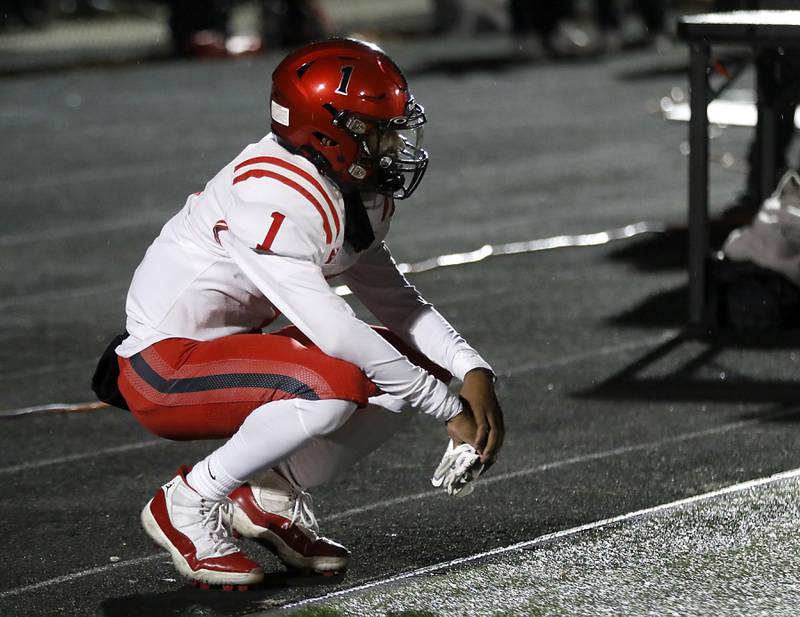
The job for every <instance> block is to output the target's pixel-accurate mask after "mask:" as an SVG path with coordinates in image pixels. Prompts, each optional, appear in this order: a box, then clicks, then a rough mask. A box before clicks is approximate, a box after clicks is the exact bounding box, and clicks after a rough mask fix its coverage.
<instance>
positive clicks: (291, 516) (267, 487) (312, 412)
mask: <svg viewBox="0 0 800 617" xmlns="http://www.w3.org/2000/svg"><path fill="white" fill-rule="evenodd" d="M294 403H295V406H296V408H297V412H298V418H299V420H300V423H301V424H302V425H303V427H304V429H305V431H306V433H307V434H308V436H309V437H310V438H317V437H322V436H324V435H327V434H329V433H331V432H333V431H335V430H336V429H338V428H340V427H341V426H342V425H343V424H344V423H345V422H347V420H348V419H349V418H350V416H351V415H352V414H353V412H354V411H355V404H353V403H350V402H348V401H341V400H324V401H302V400H295V401H294ZM230 499H231V501H232V502H233V505H234V515H233V527H234V529H235V530H236V531H237V532H238V533H239V534H241V535H242V536H244V537H246V538H253V539H256V540H258V541H260V542H261V543H263V544H264V545H265V546H266V547H267V548H268V549H270V550H271V551H272V552H273V553H275V554H276V555H277V556H278V558H279V559H280V560H281V561H282V562H283V563H284V565H286V566H288V567H290V568H294V569H301V570H311V571H314V572H319V573H331V572H339V571H342V570H345V569H346V568H347V564H348V562H349V559H350V552H349V551H348V550H347V549H346V548H345V547H344V546H342V545H341V544H339V543H337V542H334V541H333V540H329V539H328V538H324V537H321V536H319V535H318V532H319V526H318V524H317V519H316V516H315V514H314V510H313V504H312V501H311V495H310V494H309V493H308V492H306V491H305V490H304V488H303V487H301V486H299V485H298V484H297V483H296V482H294V481H292V480H290V479H288V478H287V477H285V476H284V475H282V474H281V473H280V472H278V471H276V470H275V469H269V470H267V471H266V473H263V474H261V475H260V476H258V477H256V478H255V479H253V480H251V481H250V482H248V483H246V484H244V485H242V486H240V487H239V488H237V489H235V490H234V491H233V492H231V494H230Z"/></svg>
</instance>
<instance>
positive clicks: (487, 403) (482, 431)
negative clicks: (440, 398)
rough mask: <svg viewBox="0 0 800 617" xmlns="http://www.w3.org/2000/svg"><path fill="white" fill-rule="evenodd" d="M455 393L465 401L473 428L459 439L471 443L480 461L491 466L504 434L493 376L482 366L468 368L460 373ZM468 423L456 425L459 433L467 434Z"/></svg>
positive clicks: (501, 413) (501, 411)
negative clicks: (460, 381)
mask: <svg viewBox="0 0 800 617" xmlns="http://www.w3.org/2000/svg"><path fill="white" fill-rule="evenodd" d="M459 396H460V397H461V398H462V400H464V401H466V402H467V403H468V405H467V406H468V408H469V409H470V411H471V413H470V416H471V420H472V423H473V424H474V427H475V433H474V437H473V438H472V439H468V438H467V439H463V441H466V442H467V443H470V444H472V445H473V446H474V447H475V449H476V450H477V451H478V452H480V455H481V462H482V463H484V464H485V465H487V466H488V465H491V464H492V463H494V461H495V459H496V458H497V453H498V452H499V451H500V448H501V447H502V445H503V439H504V437H505V427H504V424H503V410H502V409H501V408H500V403H499V402H498V401H497V395H496V394H495V391H494V375H492V373H490V372H489V371H487V370H484V369H473V370H471V371H470V372H469V373H467V374H466V375H465V376H464V385H463V386H462V387H461V392H460V393H459ZM462 415H464V414H463V413H461V414H458V415H457V416H456V417H455V418H453V420H455V419H456V418H459V417H460V416H462ZM453 420H451V421H450V422H452V421H453ZM462 420H467V419H466V418H464V419H462ZM468 423H469V422H468V421H466V422H463V424H464V426H462V427H459V433H465V434H468V433H469V428H468V426H467V424H468ZM449 424H450V423H448V426H449ZM448 430H449V429H448ZM452 436H453V435H452V433H451V437H452ZM458 437H460V435H458ZM456 445H457V444H456Z"/></svg>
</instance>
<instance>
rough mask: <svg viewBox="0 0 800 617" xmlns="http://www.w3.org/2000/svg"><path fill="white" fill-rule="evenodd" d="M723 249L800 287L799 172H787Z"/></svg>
mask: <svg viewBox="0 0 800 617" xmlns="http://www.w3.org/2000/svg"><path fill="white" fill-rule="evenodd" d="M722 252H723V253H725V256H726V257H727V258H728V259H730V260H732V261H749V262H752V263H754V264H757V265H759V266H761V267H762V268H767V269H768V270H772V271H774V272H778V273H780V274H782V275H784V276H785V277H786V278H788V279H789V280H790V281H791V282H792V283H794V284H795V285H798V286H800V174H798V172H797V171H795V170H794V169H790V170H789V171H787V172H786V173H785V174H784V175H783V178H781V181H780V182H779V183H778V187H777V188H776V189H775V192H774V193H772V195H770V196H769V197H768V198H767V199H765V200H764V203H763V204H762V205H761V209H760V210H759V211H758V215H757V216H756V218H755V219H754V220H753V222H752V223H751V224H750V225H748V226H747V227H741V228H739V229H735V230H734V231H732V232H731V234H730V235H729V236H728V238H727V240H725V244H724V245H723V247H722Z"/></svg>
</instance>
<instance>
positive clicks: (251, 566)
mask: <svg viewBox="0 0 800 617" xmlns="http://www.w3.org/2000/svg"><path fill="white" fill-rule="evenodd" d="M187 471H188V469H187V468H185V467H182V468H181V469H180V470H179V472H178V475H177V476H176V477H174V478H173V479H172V480H170V482H168V483H167V484H165V485H164V486H162V487H161V488H160V489H159V490H158V492H156V494H155V496H154V497H153V499H151V500H150V502H149V503H148V504H147V505H146V506H145V507H144V510H143V511H142V524H143V526H144V528H145V531H146V532H147V533H148V534H149V535H150V537H151V538H152V539H153V540H154V541H155V542H156V543H157V544H158V545H159V546H161V547H162V548H164V549H166V550H167V551H169V553H170V555H171V556H172V561H173V563H174V564H175V567H176V569H177V570H178V572H179V573H180V574H182V575H183V576H185V577H186V578H188V579H189V580H191V581H193V582H198V583H200V586H201V588H202V589H208V588H209V585H241V584H251V583H255V582H259V581H261V580H262V579H263V576H264V574H263V570H262V569H261V567H260V566H259V565H258V564H257V563H256V562H254V561H252V560H251V559H249V558H248V557H247V556H246V555H245V554H244V553H242V552H241V551H240V550H238V548H237V547H236V546H235V545H234V544H233V543H232V542H231V541H230V540H229V539H227V538H226V535H225V534H226V533H227V532H226V531H225V530H224V529H222V530H220V529H219V528H214V527H213V526H212V525H209V522H210V521H209V520H208V517H209V516H214V517H219V521H220V523H219V524H220V526H222V525H223V524H224V523H223V522H222V521H224V510H223V507H225V503H223V502H220V503H217V502H208V501H207V500H204V499H203V498H202V497H201V496H200V495H198V494H197V493H196V492H195V491H194V490H193V489H192V488H191V487H190V486H189V484H188V483H187V482H186V472H187ZM227 507H231V506H230V504H228V506H227ZM187 534H188V535H187ZM204 534H208V535H204ZM190 535H191V536H193V537H194V539H192V538H190V537H189V536H190ZM195 542H205V548H204V549H203V550H202V551H200V549H199V548H198V546H203V544H197V545H196V544H195ZM198 554H199V555H201V556H198Z"/></svg>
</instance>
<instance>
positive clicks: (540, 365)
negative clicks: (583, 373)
mask: <svg viewBox="0 0 800 617" xmlns="http://www.w3.org/2000/svg"><path fill="white" fill-rule="evenodd" d="M679 333H680V330H678V329H670V330H663V331H662V332H661V333H660V334H657V335H656V336H651V337H648V338H642V339H638V340H635V341H629V342H627V343H620V344H619V345H606V346H605V347H601V348H600V349H593V350H591V351H582V352H580V353H574V354H569V355H567V356H562V357H561V358H558V359H557V360H552V361H550V362H541V361H533V362H525V363H523V364H517V365H516V366H514V368H510V369H507V370H504V371H500V372H499V376H500V377H513V376H514V375H518V374H520V373H526V372H528V371H538V370H544V369H549V368H553V367H556V366H564V365H565V364H572V363H573V362H580V361H581V360H588V359H589V358H594V357H595V356H606V355H610V354H613V353H617V352H620V351H631V350H633V349H638V348H640V347H647V346H648V345H652V344H658V343H664V342H666V341H668V340H669V339H671V338H674V337H675V336H677V335H678V334H679Z"/></svg>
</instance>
